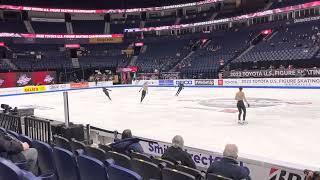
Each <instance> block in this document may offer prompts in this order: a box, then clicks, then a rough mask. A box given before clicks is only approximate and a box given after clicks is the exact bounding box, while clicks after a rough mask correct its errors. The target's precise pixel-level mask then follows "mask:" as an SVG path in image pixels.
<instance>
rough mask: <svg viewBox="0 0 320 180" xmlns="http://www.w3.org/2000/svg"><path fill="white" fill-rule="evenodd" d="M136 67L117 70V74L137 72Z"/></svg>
mask: <svg viewBox="0 0 320 180" xmlns="http://www.w3.org/2000/svg"><path fill="white" fill-rule="evenodd" d="M137 71H138V67H137V66H129V67H127V68H118V69H117V72H137Z"/></svg>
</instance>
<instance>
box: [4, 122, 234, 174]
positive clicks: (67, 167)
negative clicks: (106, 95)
mask: <svg viewBox="0 0 320 180" xmlns="http://www.w3.org/2000/svg"><path fill="white" fill-rule="evenodd" d="M0 130H1V131H6V130H5V129H3V128H0ZM6 132H8V133H9V134H11V135H12V136H14V137H16V138H18V139H19V140H20V141H21V142H27V143H29V144H30V145H31V147H33V148H36V149H37V150H38V165H39V169H40V173H39V174H41V175H40V176H38V177H36V176H34V175H33V174H32V173H30V172H27V171H25V170H23V164H21V163H20V164H19V163H17V164H13V163H12V162H11V161H8V160H5V159H2V158H0V179H10V180H22V179H24V180H80V179H81V180H91V179H94V180H149V179H153V180H156V179H159V180H177V179H179V180H196V179H204V175H203V174H202V172H200V171H198V170H195V169H192V168H188V167H185V166H181V165H175V164H174V163H172V162H170V161H167V160H163V159H161V158H150V157H149V156H147V155H144V154H140V153H134V152H132V153H131V155H130V156H131V157H129V156H126V155H124V154H121V153H117V152H113V151H111V148H110V146H106V145H99V147H100V148H95V147H91V146H87V145H85V144H84V143H82V142H79V141H76V140H74V139H72V140H71V141H69V140H67V139H65V138H63V137H60V136H55V137H54V144H55V145H53V146H50V145H49V144H46V143H44V142H40V141H36V140H32V139H30V138H29V137H27V136H24V135H19V134H18V133H16V132H14V131H6ZM101 148H103V149H104V150H105V151H104V150H102V149H101ZM101 153H104V154H101ZM108 154H109V155H108ZM126 160H128V162H127V163H125V162H126ZM19 167H20V168H19ZM207 179H208V180H230V179H228V178H225V177H222V176H219V175H215V174H208V175H207Z"/></svg>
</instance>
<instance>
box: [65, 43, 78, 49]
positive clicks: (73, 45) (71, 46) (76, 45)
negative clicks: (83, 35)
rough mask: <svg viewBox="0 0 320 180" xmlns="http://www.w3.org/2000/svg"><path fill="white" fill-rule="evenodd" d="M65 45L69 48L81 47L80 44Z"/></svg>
mask: <svg viewBox="0 0 320 180" xmlns="http://www.w3.org/2000/svg"><path fill="white" fill-rule="evenodd" d="M64 47H65V48H69V49H78V48H80V44H65V45H64Z"/></svg>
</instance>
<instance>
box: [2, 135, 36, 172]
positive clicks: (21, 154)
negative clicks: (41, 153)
mask: <svg viewBox="0 0 320 180" xmlns="http://www.w3.org/2000/svg"><path fill="white" fill-rule="evenodd" d="M0 157H2V158H5V159H9V160H11V161H12V162H14V163H18V162H24V161H26V162H27V166H26V170H28V171H31V172H32V173H34V174H35V175H37V167H36V163H37V159H38V151H37V150H36V149H34V148H30V146H29V144H28V143H26V142H21V141H19V140H18V139H17V138H15V137H13V136H11V135H9V134H7V133H5V132H1V131H0Z"/></svg>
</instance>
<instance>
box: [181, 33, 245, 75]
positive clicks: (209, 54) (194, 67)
mask: <svg viewBox="0 0 320 180" xmlns="http://www.w3.org/2000/svg"><path fill="white" fill-rule="evenodd" d="M250 38H251V32H250V31H231V32H226V33H224V32H220V33H215V34H214V35H211V36H209V37H208V40H209V41H210V42H209V44H207V45H204V46H201V47H200V48H199V49H198V50H197V51H195V52H194V53H193V54H192V55H191V56H190V57H189V58H187V59H186V60H185V61H183V62H182V63H181V64H179V66H178V69H180V71H181V72H182V73H183V74H184V77H187V78H192V77H193V74H199V73H200V74H201V73H203V74H207V75H205V76H206V77H208V75H210V74H211V77H209V78H214V76H213V75H214V74H217V71H218V69H219V67H220V63H227V62H228V61H230V60H231V59H232V58H233V57H234V56H236V55H237V54H238V53H240V52H241V51H242V50H243V49H245V48H246V47H247V46H248V42H250Z"/></svg>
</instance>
